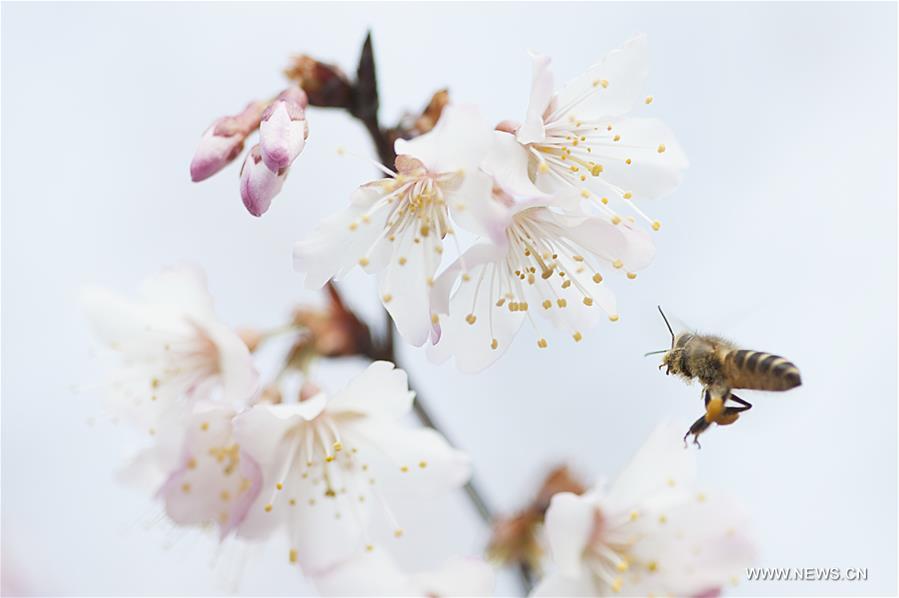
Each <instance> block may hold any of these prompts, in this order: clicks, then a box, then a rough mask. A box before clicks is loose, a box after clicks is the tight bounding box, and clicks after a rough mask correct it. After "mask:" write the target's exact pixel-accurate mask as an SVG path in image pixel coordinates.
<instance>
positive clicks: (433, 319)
mask: <svg viewBox="0 0 899 598" xmlns="http://www.w3.org/2000/svg"><path fill="white" fill-rule="evenodd" d="M438 323H440V316H438V315H437V314H431V324H438Z"/></svg>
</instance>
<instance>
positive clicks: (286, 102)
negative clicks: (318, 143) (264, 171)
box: [259, 87, 309, 172]
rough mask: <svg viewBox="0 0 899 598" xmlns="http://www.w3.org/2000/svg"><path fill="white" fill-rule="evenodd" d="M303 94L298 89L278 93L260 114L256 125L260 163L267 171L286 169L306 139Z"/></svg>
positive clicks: (307, 128)
mask: <svg viewBox="0 0 899 598" xmlns="http://www.w3.org/2000/svg"><path fill="white" fill-rule="evenodd" d="M308 103H309V100H308V99H307V97H306V94H305V93H304V92H303V90H302V89H300V88H298V87H292V88H290V89H288V90H286V91H284V92H282V93H281V95H279V96H278V97H277V99H275V101H274V102H272V104H271V105H270V106H269V107H268V108H267V109H266V111H265V113H264V114H263V115H262V122H261V123H260V124H259V137H260V143H259V146H260V149H261V151H262V160H263V162H265V165H266V166H268V169H269V170H271V171H272V172H277V171H278V170H280V169H282V168H287V167H288V166H290V164H291V162H293V161H294V160H295V159H296V157H297V156H299V155H300V152H302V151H303V147H304V146H305V145H306V137H308V136H309V125H308V124H307V122H306V111H305V107H306V105H307V104H308Z"/></svg>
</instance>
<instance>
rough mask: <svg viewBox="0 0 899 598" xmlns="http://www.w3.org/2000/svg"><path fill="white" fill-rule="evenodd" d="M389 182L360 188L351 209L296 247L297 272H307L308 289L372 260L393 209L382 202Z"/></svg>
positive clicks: (295, 265) (294, 254)
mask: <svg viewBox="0 0 899 598" xmlns="http://www.w3.org/2000/svg"><path fill="white" fill-rule="evenodd" d="M390 183H391V181H389V180H386V179H385V180H384V181H379V182H378V184H372V185H366V186H363V187H360V188H359V189H357V190H356V191H355V192H354V193H353V196H352V199H351V203H350V206H349V207H348V208H346V209H345V210H343V211H342V212H338V213H336V214H334V215H332V216H329V217H327V218H325V219H324V220H322V221H321V223H320V224H319V225H318V227H317V228H316V229H315V231H314V232H313V233H312V234H311V235H310V236H309V237H308V238H307V239H305V240H303V241H298V242H297V243H296V244H295V245H294V249H293V265H294V269H295V270H297V271H298V272H305V273H306V288H307V289H320V288H321V287H323V286H324V285H325V283H326V282H328V280H330V279H331V278H336V279H339V278H341V277H342V276H344V275H345V274H346V273H347V272H349V271H350V270H351V269H352V268H353V267H354V266H356V265H357V264H358V263H359V262H360V260H363V259H370V258H369V257H366V256H369V255H370V254H371V251H372V248H373V247H374V246H375V245H376V242H377V241H378V239H380V238H381V237H382V236H383V233H384V226H385V224H386V222H387V217H388V215H389V214H390V209H389V208H390V206H389V205H388V204H387V202H386V201H382V200H383V199H384V196H385V195H386V194H387V191H386V185H388V184H390ZM385 243H386V241H383V240H382V241H381V244H385Z"/></svg>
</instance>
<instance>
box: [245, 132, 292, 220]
mask: <svg viewBox="0 0 899 598" xmlns="http://www.w3.org/2000/svg"><path fill="white" fill-rule="evenodd" d="M286 178H287V168H286V167H285V168H281V169H279V170H277V171H274V172H273V171H271V170H269V168H268V166H266V165H265V162H264V161H263V159H262V148H261V146H260V144H258V143H257V144H256V145H254V146H253V147H252V148H251V149H250V151H249V152H248V153H247V157H246V159H245V160H244V163H243V166H242V167H241V169H240V197H241V199H243V205H244V206H245V207H246V208H247V211H248V212H250V214H252V215H253V216H257V217H258V216H262V215H263V214H265V213H266V212H267V211H268V208H269V206H271V205H272V199H274V197H275V196H276V195H277V194H278V193H280V192H281V187H283V186H284V180H285V179H286Z"/></svg>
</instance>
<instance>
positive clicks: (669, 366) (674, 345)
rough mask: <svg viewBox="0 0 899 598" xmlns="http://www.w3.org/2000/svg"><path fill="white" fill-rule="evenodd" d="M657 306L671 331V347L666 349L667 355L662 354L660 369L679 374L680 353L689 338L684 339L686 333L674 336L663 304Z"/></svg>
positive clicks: (667, 372) (666, 372)
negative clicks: (663, 309)
mask: <svg viewBox="0 0 899 598" xmlns="http://www.w3.org/2000/svg"><path fill="white" fill-rule="evenodd" d="M657 307H658V308H659V313H660V314H662V320H664V321H665V326H667V327H668V332H670V333H671V348H670V349H668V350H667V351H665V355H663V356H662V363H661V365H659V369H662V368H663V367H664V368H665V374H666V375H668V374H672V373H674V374H677V373H678V371H679V370H678V364H679V363H680V355H681V352H682V351H683V345H684V344H685V341H686V340H687V339H684V336H685V335H681V337H680V338H677V337H675V336H674V330H672V329H671V324H669V323H668V318H667V317H665V312H663V311H662V306H661V305H659V306H657ZM682 341H683V342H682Z"/></svg>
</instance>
